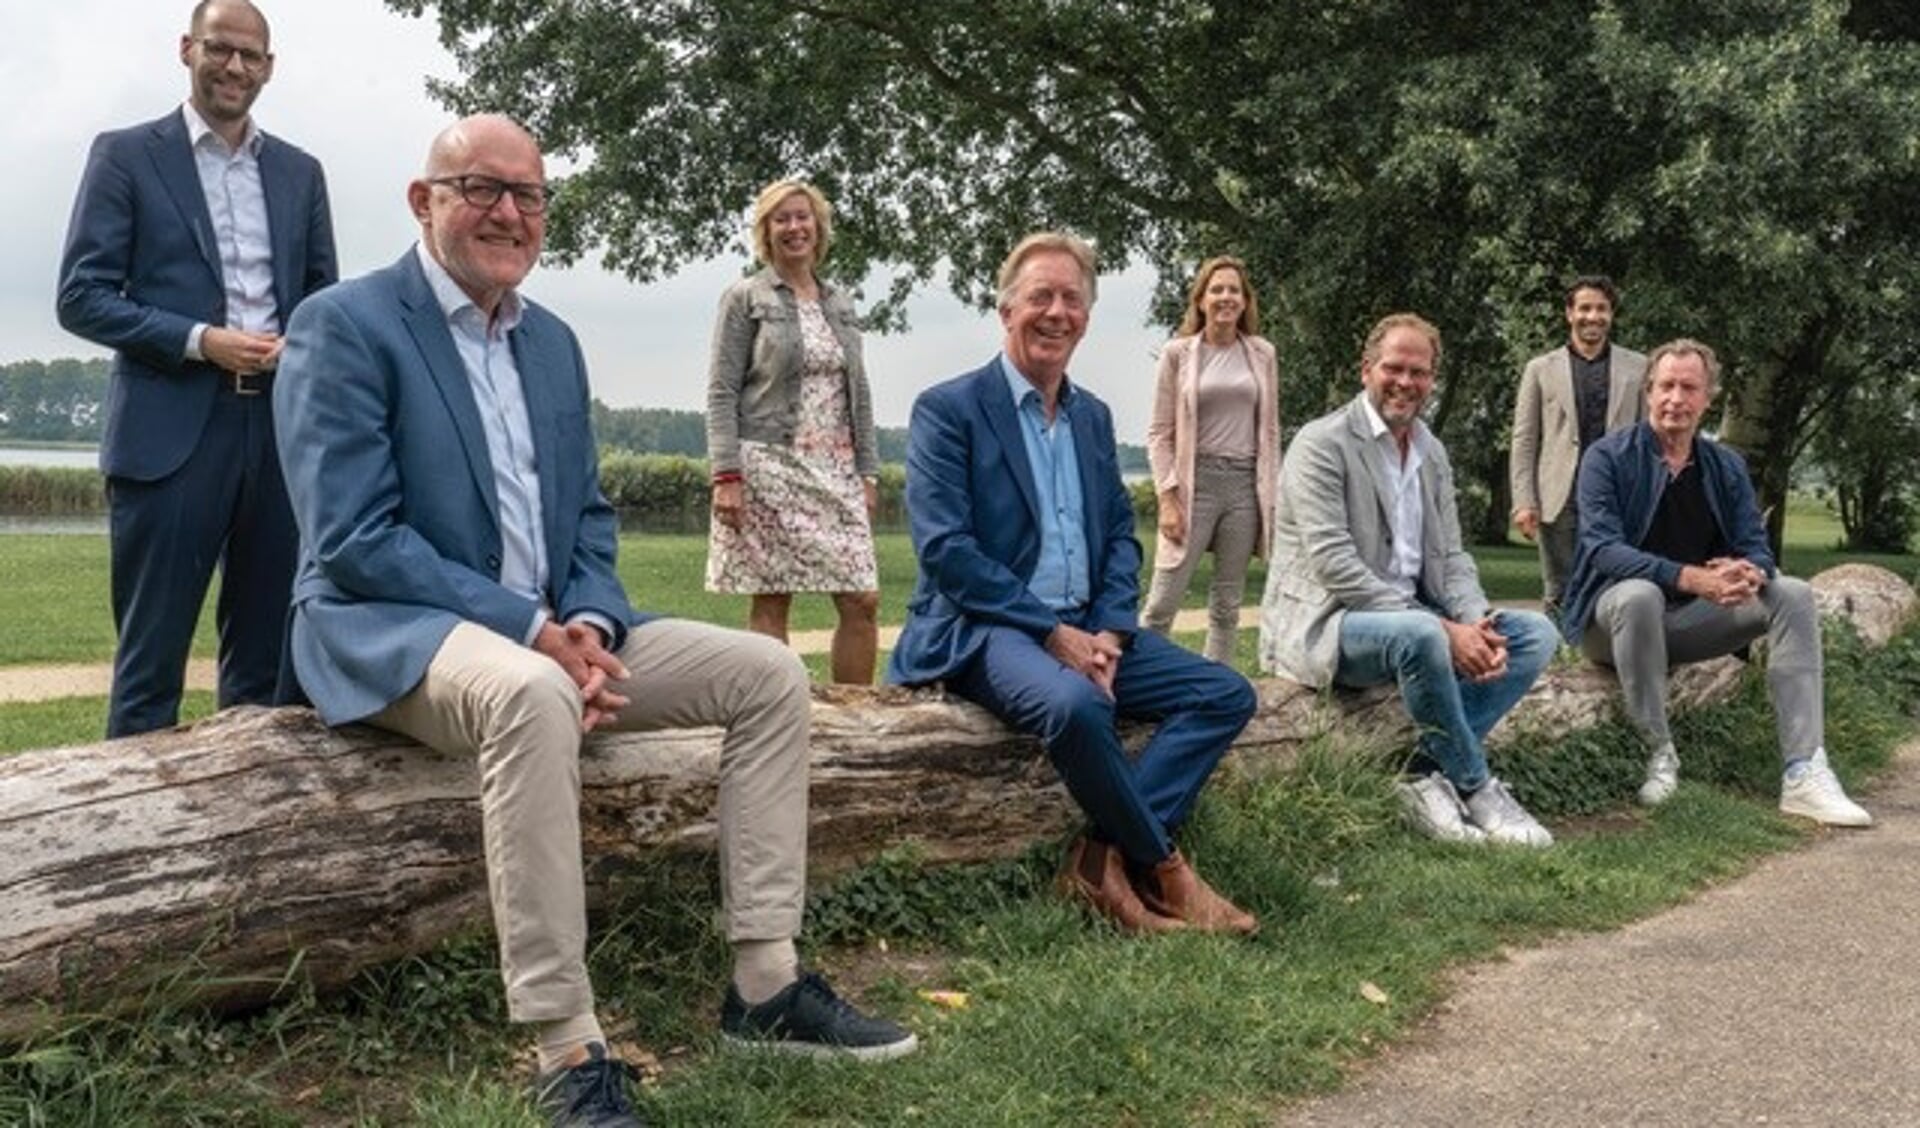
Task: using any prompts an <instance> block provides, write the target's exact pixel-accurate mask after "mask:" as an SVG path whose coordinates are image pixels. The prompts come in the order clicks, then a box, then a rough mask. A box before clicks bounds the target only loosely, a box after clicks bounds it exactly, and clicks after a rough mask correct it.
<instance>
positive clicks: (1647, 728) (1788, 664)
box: [1580, 576, 1826, 761]
mask: <svg viewBox="0 0 1920 1128" xmlns="http://www.w3.org/2000/svg"><path fill="white" fill-rule="evenodd" d="M1762 635H1765V636H1766V639H1767V696H1768V697H1769V698H1770V699H1771V700H1772V702H1773V717H1774V727H1775V729H1776V730H1777V732H1778V733H1779V738H1780V758H1781V759H1782V760H1783V761H1784V760H1793V759H1797V758H1799V757H1802V756H1811V755H1813V753H1814V752H1815V751H1816V750H1817V749H1818V748H1819V747H1820V745H1821V741H1822V740H1823V739H1824V737H1823V733H1824V731H1825V728H1826V713H1825V703H1824V702H1823V701H1822V700H1821V694H1822V691H1823V685H1824V683H1823V681H1822V674H1821V653H1820V613H1819V611H1818V610H1817V609H1816V608H1815V607H1814V605H1813V589H1812V588H1809V587H1808V586H1807V585H1806V582H1805V581H1803V580H1796V579H1794V578H1793V577H1791V576H1775V577H1774V578H1773V580H1772V581H1771V582H1769V583H1768V584H1767V586H1766V587H1764V588H1762V589H1761V591H1760V595H1759V597H1758V598H1755V599H1750V600H1748V601H1747V602H1746V603H1743V604H1741V605H1740V606H1738V607H1721V606H1718V605H1717V604H1714V603H1710V602H1708V601H1707V600H1704V599H1696V600H1693V601H1692V602H1690V603H1685V604H1682V605H1680V606H1678V607H1668V606H1667V600H1666V595H1665V593H1664V592H1662V591H1661V589H1660V585H1658V584H1655V583H1652V582H1651V581H1648V580H1621V581H1620V582H1619V583H1617V584H1614V585H1613V586H1612V587H1610V588H1608V589H1607V590H1606V591H1604V592H1602V593H1601V594H1600V599H1599V601H1598V602H1597V603H1596V604H1595V605H1594V610H1593V621H1592V622H1591V623H1589V624H1587V630H1586V634H1585V635H1583V636H1582V637H1581V640H1580V642H1581V649H1583V650H1585V651H1586V654H1587V657H1589V658H1592V659H1593V660H1594V661H1596V662H1599V663H1601V664H1603V665H1607V666H1612V667H1613V668H1614V669H1615V670H1616V671H1617V672H1618V673H1619V675H1620V693H1621V696H1622V697H1623V698H1624V699H1625V702H1626V708H1627V719H1628V720H1629V721H1630V722H1632V724H1633V727H1634V728H1635V729H1636V730H1637V731H1638V732H1639V733H1640V736H1641V738H1642V739H1643V740H1645V741H1646V745H1647V748H1648V750H1650V751H1651V750H1653V749H1657V748H1659V747H1660V746H1661V745H1663V744H1667V743H1671V741H1672V736H1671V734H1670V733H1669V732H1668V729H1667V671H1668V670H1669V669H1671V668H1672V667H1674V666H1681V665H1685V664H1686V663H1688V662H1699V661H1701V660H1703V659H1707V658H1717V657H1719V656H1720V655H1722V654H1731V653H1733V652H1734V651H1735V650H1738V649H1739V648H1740V647H1741V646H1744V645H1745V644H1747V643H1749V642H1752V641H1753V640H1754V639H1757V638H1759V637H1761V636H1762Z"/></svg>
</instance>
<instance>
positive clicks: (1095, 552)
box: [1061, 392, 1111, 589]
mask: <svg viewBox="0 0 1920 1128" xmlns="http://www.w3.org/2000/svg"><path fill="white" fill-rule="evenodd" d="M1074 398H1075V399H1076V400H1078V399H1079V393H1078V392H1075V393H1074ZM1078 407H1079V404H1078V403H1073V404H1067V405H1063V407H1062V408H1061V410H1063V411H1065V412H1066V416H1067V422H1068V424H1069V425H1070V426H1071V427H1072V428H1073V454H1074V459H1073V461H1074V463H1075V466H1074V469H1076V470H1077V471H1079V473H1080V514H1081V517H1080V523H1081V524H1082V525H1083V526H1085V531H1086V535H1087V568H1088V570H1087V582H1088V584H1089V586H1091V587H1092V588H1094V589H1098V588H1099V587H1100V576H1099V575H1098V574H1097V572H1096V571H1095V569H1098V568H1099V566H1100V564H1101V562H1102V561H1104V560H1105V559H1106V555H1107V552H1106V543H1107V528H1106V522H1105V520H1104V519H1103V518H1104V516H1105V513H1106V500H1107V491H1108V490H1109V489H1110V488H1111V486H1110V483H1108V482H1106V481H1104V480H1103V478H1104V476H1103V475H1102V474H1100V473H1099V471H1098V470H1097V469H1096V468H1095V466H1094V459H1093V453H1094V452H1095V451H1096V450H1098V449H1099V445H1098V444H1099V435H1098V434H1097V433H1096V432H1095V430H1094V426H1093V419H1092V417H1091V416H1092V413H1091V412H1086V411H1080V410H1077V409H1078Z"/></svg>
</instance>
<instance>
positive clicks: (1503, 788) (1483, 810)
mask: <svg viewBox="0 0 1920 1128" xmlns="http://www.w3.org/2000/svg"><path fill="white" fill-rule="evenodd" d="M1467 821H1468V822H1470V823H1472V824H1473V825H1474V826H1477V827H1479V828H1480V829H1481V831H1482V832H1484V833H1485V834H1486V836H1487V841H1488V842H1491V843H1494V844H1495V845H1501V846H1551V845H1553V835H1551V834H1548V833H1547V828H1546V827H1544V826H1541V825H1540V824H1539V823H1538V822H1536V821H1534V817H1533V816H1532V815H1530V814H1528V813H1527V809H1526V808H1525V807H1522V806H1521V805H1520V801H1519V800H1518V799H1515V798H1514V797H1513V792H1511V791H1508V790H1507V785H1506V784H1504V783H1501V782H1500V781H1499V780H1498V779H1496V778H1494V777H1493V776H1488V777H1487V782H1486V783H1485V784H1483V785H1481V788H1480V790H1478V791H1476V792H1474V793H1473V794H1472V795H1469V796H1467Z"/></svg>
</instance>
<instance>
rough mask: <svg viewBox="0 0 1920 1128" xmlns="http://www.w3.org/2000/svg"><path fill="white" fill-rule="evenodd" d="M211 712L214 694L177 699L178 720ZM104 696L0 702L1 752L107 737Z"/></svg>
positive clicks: (200, 693) (185, 721) (196, 693)
mask: <svg viewBox="0 0 1920 1128" xmlns="http://www.w3.org/2000/svg"><path fill="white" fill-rule="evenodd" d="M212 714H213V694H211V693H209V692H207V691H205V690H188V691H187V693H186V696H184V697H182V698H181V700H180V723H181V724H189V723H191V722H193V721H197V720H199V719H201V718H202V717H207V716H211V715H212ZM106 732H107V699H106V698H104V697H56V698H53V699H52V700H49V701H28V702H23V703H17V704H11V705H0V755H5V754H6V753H9V752H21V751H24V750H26V749H28V748H66V747H69V746H71V745H76V744H92V743H94V742H95V741H99V740H104V739H106Z"/></svg>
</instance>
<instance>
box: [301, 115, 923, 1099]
mask: <svg viewBox="0 0 1920 1128" xmlns="http://www.w3.org/2000/svg"><path fill="white" fill-rule="evenodd" d="M407 202H408V204H409V205H410V206H411V207H412V209H413V213H414V216H415V218H416V219H418V220H419V223H420V242H419V244H418V245H416V246H415V247H414V248H412V249H411V250H409V251H408V252H407V253H406V254H404V255H402V256H401V258H400V260H399V261H398V262H396V263H394V264H393V265H392V266H389V267H386V268H385V269H383V270H377V271H375V272H373V273H372V274H369V275H367V276H366V277H364V278H357V279H354V280H353V281H350V282H344V283H341V284H340V285H339V286H336V287H334V288H332V289H330V290H327V291H325V292H324V293H322V294H320V295H318V296H316V297H315V298H313V299H310V300H309V301H307V302H306V303H305V304H303V305H301V307H300V308H299V310H298V311H296V313H295V314H294V317H293V321H292V324H291V325H290V326H289V328H288V331H287V349H286V355H285V356H284V358H283V359H282V360H281V363H280V379H279V383H278V385H277V386H276V387H275V388H274V409H275V418H276V421H277V423H278V425H279V436H280V456H281V460H282V461H283V462H284V463H285V466H286V479H287V489H288V493H289V494H290V495H291V497H292V499H293V509H294V515H295V517H296V518H297V520H298V522H299V526H300V552H301V564H300V572H299V576H298V579H297V580H296V581H295V584H294V595H293V600H294V613H293V629H292V634H291V637H290V640H289V643H288V646H289V648H290V649H291V651H292V655H293V662H294V667H295V670H296V671H297V672H298V674H299V676H300V682H301V685H302V686H303V688H305V689H306V691H307V693H308V694H309V696H311V697H312V699H313V703H314V705H315V707H316V708H318V709H319V711H320V716H321V717H322V719H324V720H325V721H326V722H327V723H328V724H344V723H346V722H348V721H366V722H368V723H371V724H375V725H379V726H380V727H382V728H387V729H392V730H394V731H395V732H401V733H405V734H406V735H408V736H411V737H413V738H414V739H416V740H418V741H420V742H421V743H423V744H426V745H429V746H431V747H433V748H437V749H439V750H441V751H443V752H451V753H459V754H465V755H472V756H475V757H477V758H478V760H479V765H480V808H481V826H482V830H483V834H484V838H485V847H486V864H487V884H488V889H489V892H490V893H491V895H492V903H493V918H494V930H495V932H496V933H497V934H498V937H499V943H500V971H501V975H502V977H503V978H504V979H505V980H506V987H507V1013H508V1016H509V1017H510V1018H511V1019H512V1020H513V1021H515V1022H526V1023H534V1024H536V1027H537V1038H538V1041H539V1050H540V1053H539V1058H540V1070H541V1074H542V1076H541V1081H540V1085H539V1099H540V1104H541V1106H542V1107H543V1109H544V1110H545V1111H546V1112H547V1113H548V1114H549V1115H550V1116H551V1117H552V1118H553V1120H554V1122H555V1123H557V1124H593V1125H596V1126H600V1128H613V1126H617V1125H630V1124H637V1123H638V1119H637V1118H636V1117H635V1116H634V1114H633V1112H632V1110H631V1108H630V1106H628V1105H627V1103H626V1098H625V1096H624V1094H622V1093H621V1091H620V1087H619V1084H618V1080H619V1076H620V1072H621V1071H620V1068H619V1063H618V1062H615V1061H613V1060H611V1059H609V1058H608V1057H607V1053H606V1039H605V1037H604V1036H603V1035H602V1033H601V1031H600V1027H599V1024H598V1022H597V1021H596V1020H595V1017H594V998H593V986H592V984H591V983H589V982H588V979H587V966H586V936H587V918H586V898H585V881H584V877H583V873H582V865H581V848H580V847H581V843H580V811H579V805H580V743H581V736H582V734H583V733H586V732H589V731H592V730H594V729H597V728H602V727H610V728H635V729H642V728H664V727H681V728H690V727H697V726H704V725H715V726H719V727H721V728H724V729H725V730H726V733H725V736H724V737H723V738H722V740H721V746H720V766H719V775H720V803H719V839H720V872H721V881H720V891H721V902H722V913H723V915H724V916H725V918H726V928H727V938H728V939H729V940H730V941H732V945H733V955H734V971H733V982H732V983H731V984H730V985H729V988H728V990H727V993H726V999H725V1002H724V1004H723V1006H722V1010H721V1021H720V1025H721V1032H722V1034H723V1035H724V1036H725V1037H727V1038H728V1039H730V1040H741V1041H749V1042H752V1043H755V1044H757V1045H759V1046H762V1047H766V1048H770V1049H783V1050H790V1051H795V1052H803V1053H841V1054H845V1055H848V1056H852V1057H858V1058H868V1059H878V1058H886V1057H893V1056H896V1055H898V1054H902V1053H906V1052H908V1051H910V1050H912V1049H913V1048H914V1038H913V1035H911V1034H909V1033H907V1032H906V1031H905V1030H902V1029H900V1028H899V1027H897V1026H895V1025H893V1024H892V1023H889V1022H884V1021H880V1020H876V1019H871V1018H868V1017H866V1016H864V1015H861V1014H860V1013H858V1012H857V1011H855V1010H854V1009H853V1008H852V1007H850V1006H848V1005H847V1004H846V1003H844V1002H842V1001H841V1000H840V999H839V998H838V997H836V996H835V995H834V993H833V992H832V990H831V989H829V988H828V987H827V986H826V984H825V982H824V981H823V980H821V979H820V977H819V976H817V975H813V974H802V973H801V969H800V967H799V965H798V962H797V960H796V956H795V952H794V936H795V935H796V934H797V933H798V932H799V930H800V921H801V911H802V908H803V904H804V900H805V895H806V880H805V879H806V851H807V731H808V710H809V701H808V691H807V676H806V670H805V668H804V667H802V666H801V664H800V661H799V659H798V658H796V657H795V656H794V655H793V653H792V651H790V650H788V649H787V648H786V647H784V646H782V645H780V644H779V643H777V642H774V641H773V640H771V639H768V638H766V637H764V636H762V635H755V634H749V633H746V632H744V631H734V630H727V629H725V628H722V627H715V626H709V625H707V624H704V623H692V622H684V621H676V620H671V619H660V618H653V617H650V616H643V615H637V614H635V613H634V611H633V609H632V607H631V606H630V605H629V604H628V602H627V595H626V592H625V591H624V590H623V589H622V587H621V585H620V580H619V577H618V576H617V575H616V574H615V573H614V552H615V528H614V513H613V509H612V508H611V507H610V506H609V505H608V504H607V501H606V498H605V497H603V496H602V495H601V493H600V482H599V467H598V465H597V461H598V460H597V457H596V454H595V448H594V442H593V435H592V434H591V432H590V431H589V430H588V426H587V421H588V411H587V404H588V391H587V373H586V366H585V364H584V362H583V361H582V360H581V356H580V345H579V342H578V341H576V340H575V339H574V335H573V332H572V330H570V329H568V328H567V326H566V324H565V323H564V322H562V321H561V320H560V319H559V318H557V317H555V316H554V315H553V314H551V313H549V312H547V311H546V310H544V309H542V308H541V307H539V306H537V305H535V304H533V303H532V302H530V301H527V300H525V299H524V298H523V297H522V296H521V294H520V292H519V288H518V287H519V285H520V283H521V281H522V280H523V279H525V278H526V276H527V272H528V271H530V270H532V269H533V265H534V262H535V261H536V260H537V259H538V258H539V254H540V245H541V241H542V238H543V236H544V234H545V231H546V208H547V186H546V177H545V174H544V165H543V162H542V160H541V157H540V150H539V147H538V146H537V145H536V144H535V143H534V141H533V138H532V137H530V136H528V135H527V133H526V131H525V130H523V129H521V128H520V126H518V125H516V124H515V123H513V122H512V121H510V120H508V119H506V118H503V117H497V116H492V115H482V116H479V117H473V118H468V119H466V120H464V121H461V122H458V123H456V124H455V125H453V126H451V127H449V128H448V129H447V130H446V131H445V132H443V133H441V135H440V136H439V137H438V138H437V139H436V140H435V141H434V143H433V147H432V150H431V151H430V152H429V154H428V157H427V167H426V171H425V172H424V173H422V174H421V176H420V178H419V179H417V180H415V181H413V182H412V183H411V184H409V185H408V186H407Z"/></svg>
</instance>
